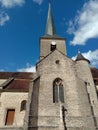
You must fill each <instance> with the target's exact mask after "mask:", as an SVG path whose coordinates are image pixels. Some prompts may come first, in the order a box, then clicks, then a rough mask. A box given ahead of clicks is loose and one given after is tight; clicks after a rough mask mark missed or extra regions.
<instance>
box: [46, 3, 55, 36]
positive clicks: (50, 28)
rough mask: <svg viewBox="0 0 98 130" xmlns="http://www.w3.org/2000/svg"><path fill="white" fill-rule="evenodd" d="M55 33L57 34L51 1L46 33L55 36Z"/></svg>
mask: <svg viewBox="0 0 98 130" xmlns="http://www.w3.org/2000/svg"><path fill="white" fill-rule="evenodd" d="M55 34H56V29H55V25H54V21H53V16H52V11H51V5H50V3H49V8H48V16H47V23H46V34H45V35H51V36H53V35H55Z"/></svg>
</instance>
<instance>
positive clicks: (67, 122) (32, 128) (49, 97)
mask: <svg viewBox="0 0 98 130" xmlns="http://www.w3.org/2000/svg"><path fill="white" fill-rule="evenodd" d="M39 41H40V59H39V61H38V62H37V63H36V72H35V73H32V72H31V73H27V72H0V130H98V69H97V68H94V67H91V66H90V65H89V64H90V61H89V60H88V59H86V58H85V57H84V56H83V55H82V54H81V53H80V52H78V54H77V57H76V59H75V60H72V59H71V58H69V57H68V56H67V54H66V39H65V38H62V37H61V36H58V35H57V32H56V28H55V22H54V20H53V16H52V11H51V6H50V4H49V8H48V14H47V21H46V32H45V34H44V36H40V40H39Z"/></svg>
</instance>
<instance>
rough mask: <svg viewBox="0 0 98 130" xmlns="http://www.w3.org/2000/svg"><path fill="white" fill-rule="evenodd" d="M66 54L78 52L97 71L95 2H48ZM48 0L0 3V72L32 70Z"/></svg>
mask: <svg viewBox="0 0 98 130" xmlns="http://www.w3.org/2000/svg"><path fill="white" fill-rule="evenodd" d="M51 8H52V13H53V17H54V22H55V26H56V32H57V34H58V35H59V36H61V37H64V38H66V40H67V41H66V46H67V55H68V57H70V58H73V59H74V57H75V56H76V55H77V53H78V50H80V52H81V53H82V54H83V55H84V56H85V57H86V58H88V59H89V60H90V61H91V65H92V66H94V67H97V68H98V0H51ZM47 11H48V0H0V71H26V72H27V71H32V72H33V71H35V65H36V62H37V61H38V60H39V51H40V50H39V37H40V36H43V35H44V34H45V27H46V19H47Z"/></svg>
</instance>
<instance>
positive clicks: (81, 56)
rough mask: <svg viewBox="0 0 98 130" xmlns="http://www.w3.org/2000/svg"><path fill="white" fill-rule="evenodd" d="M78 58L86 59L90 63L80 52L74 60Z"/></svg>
mask: <svg viewBox="0 0 98 130" xmlns="http://www.w3.org/2000/svg"><path fill="white" fill-rule="evenodd" d="M79 60H86V61H87V62H88V63H90V61H89V60H88V59H86V58H85V57H84V56H83V55H82V54H81V53H80V52H79V53H78V55H77V58H76V61H79Z"/></svg>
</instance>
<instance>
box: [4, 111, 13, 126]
mask: <svg viewBox="0 0 98 130" xmlns="http://www.w3.org/2000/svg"><path fill="white" fill-rule="evenodd" d="M14 116H15V109H8V110H7V115H6V122H5V125H13V122H14Z"/></svg>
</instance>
